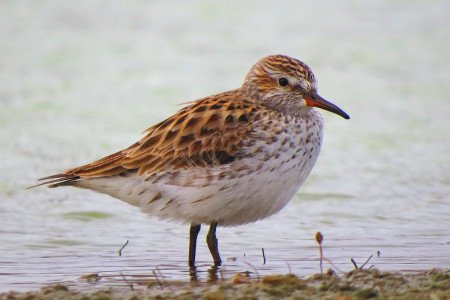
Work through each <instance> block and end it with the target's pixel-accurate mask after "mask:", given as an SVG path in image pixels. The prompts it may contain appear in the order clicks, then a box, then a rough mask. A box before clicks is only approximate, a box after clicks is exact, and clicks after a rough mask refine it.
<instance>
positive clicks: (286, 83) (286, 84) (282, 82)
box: [278, 77, 289, 87]
mask: <svg viewBox="0 0 450 300" xmlns="http://www.w3.org/2000/svg"><path fill="white" fill-rule="evenodd" d="M278 83H279V84H280V86H283V87H284V86H288V84H289V80H287V79H286V78H284V77H281V78H280V79H278Z"/></svg>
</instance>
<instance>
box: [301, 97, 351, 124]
mask: <svg viewBox="0 0 450 300" xmlns="http://www.w3.org/2000/svg"><path fill="white" fill-rule="evenodd" d="M304 99H305V102H306V105H308V106H315V107H318V108H322V109H325V110H328V111H331V112H332V113H335V114H337V115H339V116H341V117H343V118H344V119H347V120H348V119H350V117H349V116H348V115H347V114H346V113H345V112H344V111H343V110H342V109H340V108H339V107H337V106H336V105H334V104H333V103H331V102H328V101H327V100H325V99H323V98H322V97H320V96H319V95H317V94H316V93H313V94H311V95H309V96H307V97H305V98H304Z"/></svg>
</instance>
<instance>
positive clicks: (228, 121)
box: [40, 55, 349, 265]
mask: <svg viewBox="0 0 450 300" xmlns="http://www.w3.org/2000/svg"><path fill="white" fill-rule="evenodd" d="M316 91H317V85H316V80H315V78H314V74H313V73H312V71H311V70H310V69H309V68H308V66H306V65H305V64H304V63H302V62H300V61H298V60H296V59H293V58H290V57H287V56H283V55H272V56H268V57H266V58H263V59H261V60H260V61H259V62H257V63H256V64H255V65H254V66H253V67H252V68H251V69H250V71H249V73H248V75H247V76H246V78H245V81H244V84H243V86H242V87H241V88H239V89H235V90H232V91H229V92H225V93H221V94H217V95H214V96H210V97H206V98H203V99H199V100H196V101H193V102H189V103H188V106H187V107H185V108H183V109H181V110H179V111H178V112H177V113H176V114H175V115H173V116H172V117H170V118H168V119H166V120H164V121H162V122H160V123H158V124H156V125H154V126H152V127H150V128H149V129H147V130H146V131H145V132H144V137H143V138H142V139H141V140H140V141H139V142H137V143H135V144H134V145H132V146H130V147H128V148H126V149H124V150H122V151H119V152H117V153H114V154H111V155H109V156H107V157H105V158H102V159H100V160H97V161H95V162H93V163H90V164H87V165H84V166H81V167H78V168H74V169H70V170H67V171H64V172H62V173H60V174H57V175H53V176H49V177H45V178H42V179H41V180H44V181H45V182H43V183H41V184H40V185H48V186H49V187H58V186H64V185H72V186H76V187H81V188H88V189H92V190H95V191H98V192H101V193H106V194H109V195H111V196H113V197H116V198H118V199H121V200H123V201H125V202H128V203H130V204H132V205H135V206H138V207H140V208H142V209H143V210H144V211H145V212H147V213H149V214H150V215H155V216H158V217H160V218H161V219H169V220H178V221H182V222H189V223H191V231H190V246H189V264H190V265H194V262H195V250H196V239H197V234H198V232H199V230H200V225H201V224H203V223H207V224H211V227H210V231H209V232H208V236H207V243H208V246H209V249H210V251H211V254H212V256H213V259H214V262H215V264H220V263H221V259H220V255H219V252H218V249H217V239H216V236H215V231H216V227H217V225H223V226H233V225H238V224H243V223H248V222H253V221H256V220H258V219H261V218H265V217H267V216H269V215H271V214H274V213H276V212H277V211H279V210H280V209H281V208H283V207H284V206H285V205H286V204H287V202H288V201H289V200H290V199H291V198H292V197H293V195H294V194H295V192H296V191H297V190H298V189H299V188H300V186H301V185H302V183H303V182H304V180H305V179H306V177H307V176H308V174H309V173H310V171H311V169H312V167H313V165H314V163H315V161H316V159H317V156H318V154H319V150H320V146H321V139H322V117H321V115H320V113H319V112H318V111H316V110H314V109H313V108H312V107H313V106H316V107H320V108H323V109H326V110H329V111H331V112H334V113H336V114H338V115H340V116H342V117H344V118H346V119H348V118H349V117H348V115H347V114H345V113H344V112H343V111H342V110H340V109H339V108H338V107H337V106H335V105H333V104H331V103H329V102H327V101H326V100H324V99H323V98H321V97H320V96H318V95H317V93H316Z"/></svg>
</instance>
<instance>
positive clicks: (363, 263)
mask: <svg viewBox="0 0 450 300" xmlns="http://www.w3.org/2000/svg"><path fill="white" fill-rule="evenodd" d="M372 257H373V254H372V255H371V256H369V258H368V259H367V260H366V262H365V263H363V265H362V266H361V267H360V269H362V268H364V266H365V265H367V263H368V262H369V260H370V259H371V258H372Z"/></svg>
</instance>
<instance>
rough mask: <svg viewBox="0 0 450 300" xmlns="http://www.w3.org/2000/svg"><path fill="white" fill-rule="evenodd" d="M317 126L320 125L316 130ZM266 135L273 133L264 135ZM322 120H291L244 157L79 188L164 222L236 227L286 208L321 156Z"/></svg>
mask: <svg viewBox="0 0 450 300" xmlns="http://www.w3.org/2000/svg"><path fill="white" fill-rule="evenodd" d="M312 122H314V124H315V126H312ZM261 136H262V137H264V136H266V137H273V133H271V132H264V131H261ZM321 141H322V119H321V116H320V114H317V118H313V119H312V120H311V119H310V120H309V121H305V120H304V119H300V120H291V122H288V124H284V126H283V131H282V132H280V133H279V134H277V135H276V136H275V139H272V140H270V142H268V140H267V139H262V140H258V141H257V142H256V143H253V144H252V145H251V147H248V148H246V149H244V150H245V151H244V152H246V156H245V157H244V158H242V159H236V160H235V161H233V162H231V163H229V164H225V165H221V166H214V167H210V168H207V169H206V168H203V169H202V168H198V167H197V168H192V169H187V170H182V171H177V172H174V173H169V174H165V175H162V176H161V175H160V176H156V175H153V176H152V177H147V178H137V177H136V174H135V173H131V174H128V175H127V176H114V177H106V178H98V179H89V180H81V181H79V182H78V183H77V185H78V186H79V187H85V188H90V189H94V190H97V191H99V192H102V193H107V194H109V195H111V196H113V197H115V198H118V199H121V200H123V201H125V202H128V203H130V204H132V205H135V206H138V207H140V208H141V209H142V210H143V211H144V212H146V213H148V214H150V215H154V216H157V217H159V218H161V219H168V220H174V221H180V222H183V223H195V224H202V223H206V224H210V223H212V222H218V224H219V225H220V226H234V225H239V224H245V223H249V222H254V221H257V220H259V219H263V218H265V217H267V216H270V215H272V214H274V213H276V212H278V211H279V210H281V209H282V208H283V207H284V206H285V205H286V204H287V203H288V202H289V200H291V199H292V197H293V196H294V195H295V193H296V192H297V191H298V189H299V188H300V187H301V185H302V184H303V182H304V181H305V179H306V178H307V176H308V175H309V173H310V172H311V170H312V167H313V166H314V164H315V162H316V160H317V157H318V155H319V152H320V146H321Z"/></svg>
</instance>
